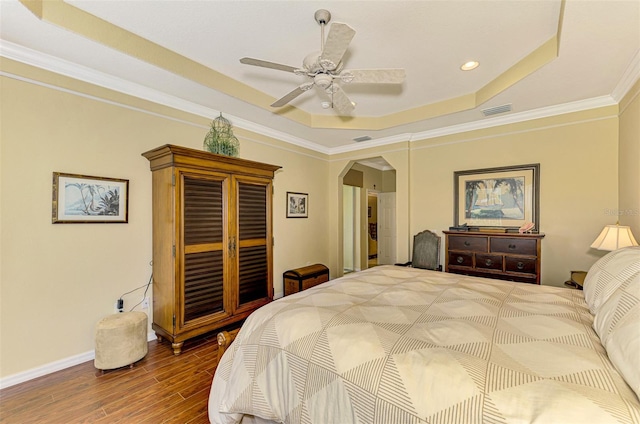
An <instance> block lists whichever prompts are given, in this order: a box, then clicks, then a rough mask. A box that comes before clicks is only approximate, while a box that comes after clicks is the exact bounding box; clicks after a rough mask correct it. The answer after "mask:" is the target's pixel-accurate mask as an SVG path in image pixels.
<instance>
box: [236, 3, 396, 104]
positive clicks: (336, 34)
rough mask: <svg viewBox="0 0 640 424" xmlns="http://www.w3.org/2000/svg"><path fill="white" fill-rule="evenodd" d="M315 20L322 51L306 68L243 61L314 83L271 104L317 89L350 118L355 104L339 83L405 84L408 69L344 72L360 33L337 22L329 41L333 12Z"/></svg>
mask: <svg viewBox="0 0 640 424" xmlns="http://www.w3.org/2000/svg"><path fill="white" fill-rule="evenodd" d="M314 18H315V20H316V22H317V23H318V24H319V25H320V28H321V34H320V39H321V41H320V51H319V52H314V53H311V54H309V55H307V57H305V58H304V60H303V61H302V68H296V67H293V66H288V65H282V64H279V63H273V62H268V61H265V60H260V59H253V58H250V57H243V58H242V59H240V63H244V64H245V65H253V66H261V67H263V68H271V69H277V70H279V71H285V72H292V73H294V74H296V75H300V76H304V77H307V78H309V79H310V81H307V82H305V83H303V84H302V85H300V86H298V87H297V88H295V89H294V90H293V91H291V92H289V93H288V94H285V95H284V96H283V97H281V98H280V99H278V100H276V101H275V102H274V103H273V104H272V105H271V106H272V107H281V106H284V105H286V104H287V103H289V102H290V101H292V100H293V99H295V98H296V97H298V96H299V95H301V94H302V93H304V92H305V91H308V90H309V89H311V88H312V87H314V86H315V87H318V88H320V89H322V90H324V91H325V92H326V93H327V94H328V95H329V96H330V98H331V103H330V104H329V106H331V107H332V108H335V109H336V110H337V111H338V112H340V113H341V114H345V115H347V114H350V113H351V112H352V111H353V110H354V108H355V103H353V102H352V101H351V100H350V99H349V97H347V95H346V94H345V92H344V91H343V90H342V88H341V87H340V85H339V84H337V82H338V81H339V82H341V83H345V84H357V83H361V84H380V83H382V84H401V83H402V82H403V81H404V78H405V71H404V69H350V70H343V69H342V67H343V63H342V58H343V56H344V54H345V53H346V51H347V48H348V47H349V43H350V42H351V39H352V38H353V36H354V35H355V34H356V32H355V31H354V30H353V29H352V28H351V27H350V26H349V25H347V24H342V23H337V22H336V23H333V24H332V25H331V29H330V30H329V34H328V35H327V38H326V40H325V38H324V27H325V25H326V24H327V23H328V22H329V21H330V20H331V13H329V11H328V10H324V9H320V10H318V11H316V13H315V14H314Z"/></svg>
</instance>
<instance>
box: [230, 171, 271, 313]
mask: <svg viewBox="0 0 640 424" xmlns="http://www.w3.org/2000/svg"><path fill="white" fill-rule="evenodd" d="M269 188H270V185H267V184H264V183H260V182H256V181H243V180H239V179H237V184H236V190H237V196H238V201H237V204H238V211H237V219H238V236H237V237H238V238H237V239H238V243H237V244H238V248H237V256H238V301H237V308H238V309H239V310H242V309H244V308H246V307H249V308H252V309H253V306H254V304H255V303H256V302H257V303H266V302H265V300H266V299H270V298H273V292H270V290H271V291H272V289H273V285H266V284H264V281H265V280H266V279H267V278H268V276H269V275H270V274H271V269H270V268H271V267H270V262H271V261H270V257H271V245H272V243H271V240H270V237H269V231H268V222H269V220H270V216H269V214H268V211H270V210H271V205H270V201H269V199H270V196H269V193H268V189H269Z"/></svg>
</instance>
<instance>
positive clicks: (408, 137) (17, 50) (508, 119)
mask: <svg viewBox="0 0 640 424" xmlns="http://www.w3.org/2000/svg"><path fill="white" fill-rule="evenodd" d="M0 56H2V57H6V58H8V59H12V60H15V61H17V62H21V63H24V64H27V65H30V66H34V67H37V68H40V69H43V70H45V71H50V72H53V73H56V74H60V75H63V76H66V77H69V78H73V79H77V80H80V81H84V82H87V83H90V84H94V85H96V86H99V87H103V88H106V89H109V90H113V91H117V92H119V93H123V94H127V95H130V96H134V97H137V98H140V99H143V100H147V101H150V102H153V103H157V104H160V105H164V106H167V107H171V108H173V109H177V110H180V111H183V112H187V113H191V114H194V115H196V116H201V117H204V118H207V119H211V117H212V116H217V115H219V114H220V111H218V110H215V109H212V108H209V107H205V106H202V105H199V104H196V103H193V102H190V101H187V100H184V99H181V98H179V97H176V96H171V95H168V94H165V93H162V92H160V91H159V90H155V89H151V88H149V87H145V86H142V85H140V84H136V83H132V82H130V81H127V80H124V79H122V78H118V77H114V76H111V75H108V74H105V73H103V72H100V71H96V70H95V69H91V68H88V67H84V66H81V65H77V64H74V63H72V62H69V61H66V60H63V59H60V58H56V57H54V56H51V55H47V54H44V53H41V52H37V51H35V50H32V49H29V48H26V47H23V46H20V45H17V44H15V43H11V42H8V41H4V40H2V43H0ZM639 76H640V50H639V51H638V53H637V54H636V55H635V56H634V58H633V59H632V61H631V63H630V64H629V66H628V67H627V70H626V71H625V73H624V74H623V76H622V78H621V80H620V82H619V83H618V85H617V86H616V88H615V90H614V92H613V94H612V95H608V96H601V97H595V98H590V99H585V100H579V101H575V102H570V103H565V104H561V105H554V106H549V107H544V108H539V109H534V110H530V111H526V112H519V113H512V114H508V115H504V116H496V117H493V118H488V119H483V120H480V121H474V122H469V123H464V124H458V125H451V126H448V127H442V128H437V129H433V130H428V131H423V132H418V133H405V134H399V135H395V136H391V137H383V138H379V139H373V140H371V141H367V142H362V143H354V144H349V145H345V146H340V147H334V148H327V147H325V146H322V145H319V144H317V143H314V142H311V141H309V140H305V139H302V138H299V137H295V136H292V135H291V134H288V133H285V132H282V131H279V130H276V129H273V128H271V127H267V126H265V125H261V124H257V123H255V122H252V121H248V120H246V119H243V118H240V117H237V116H234V115H227V116H229V118H230V119H231V120H232V121H233V124H234V126H237V127H238V128H242V129H245V130H247V131H252V132H254V133H257V134H261V135H264V136H267V137H271V138H275V139H278V140H281V141H284V142H286V143H289V144H293V145H295V146H299V147H302V148H305V149H309V150H312V151H315V152H318V153H322V154H326V155H329V156H331V155H335V154H340V153H348V152H354V151H358V150H365V149H370V148H375V147H380V146H385V145H389V144H394V143H398V142H406V141H409V142H412V141H417V140H425V139H429V138H435V137H443V136H447V135H453V134H459V133H463V132H468V131H474V130H479V129H486V128H492V127H497V126H501V125H507V124H513V123H517V122H523V121H529V120H534V119H540V118H546V117H550V116H556V115H562V114H566V113H572V112H579V111H584V110H588V109H595V108H599V107H604V106H612V105H615V104H618V102H619V101H620V99H621V98H622V97H623V96H624V95H625V94H626V93H627V91H628V90H629V89H630V88H631V87H632V86H633V84H634V83H635V81H636V80H637V79H638V77H639Z"/></svg>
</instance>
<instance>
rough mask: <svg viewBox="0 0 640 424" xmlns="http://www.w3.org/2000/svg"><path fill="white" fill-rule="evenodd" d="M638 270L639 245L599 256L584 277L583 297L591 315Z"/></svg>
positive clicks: (639, 268) (595, 313)
mask: <svg viewBox="0 0 640 424" xmlns="http://www.w3.org/2000/svg"><path fill="white" fill-rule="evenodd" d="M637 272H640V246H630V247H625V248H622V249H618V250H615V251H613V252H610V253H608V254H606V255H605V256H603V257H602V258H600V259H599V260H598V261H597V262H596V263H595V264H593V266H592V267H591V268H590V269H589V272H587V276H586V278H585V279H584V286H583V289H584V299H585V301H586V302H587V305H588V306H589V310H590V311H591V313H592V314H593V315H597V313H598V309H599V308H600V306H602V304H603V303H604V302H606V301H607V299H608V298H609V297H610V296H611V295H612V294H613V292H615V291H616V289H617V288H618V287H620V285H621V284H622V283H623V282H624V281H625V280H626V279H628V278H629V277H631V276H632V275H634V274H635V273H637Z"/></svg>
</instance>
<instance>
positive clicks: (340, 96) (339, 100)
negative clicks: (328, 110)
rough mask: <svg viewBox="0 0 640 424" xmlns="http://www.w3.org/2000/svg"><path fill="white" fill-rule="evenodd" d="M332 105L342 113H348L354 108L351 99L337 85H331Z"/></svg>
mask: <svg viewBox="0 0 640 424" xmlns="http://www.w3.org/2000/svg"><path fill="white" fill-rule="evenodd" d="M332 99H333V107H334V108H335V109H337V110H338V112H340V113H341V114H342V115H349V114H350V113H351V112H353V110H354V109H355V106H354V104H353V103H352V102H351V99H349V97H347V95H346V94H345V92H344V91H342V89H341V88H340V86H339V85H337V84H334V85H333V95H332Z"/></svg>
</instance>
